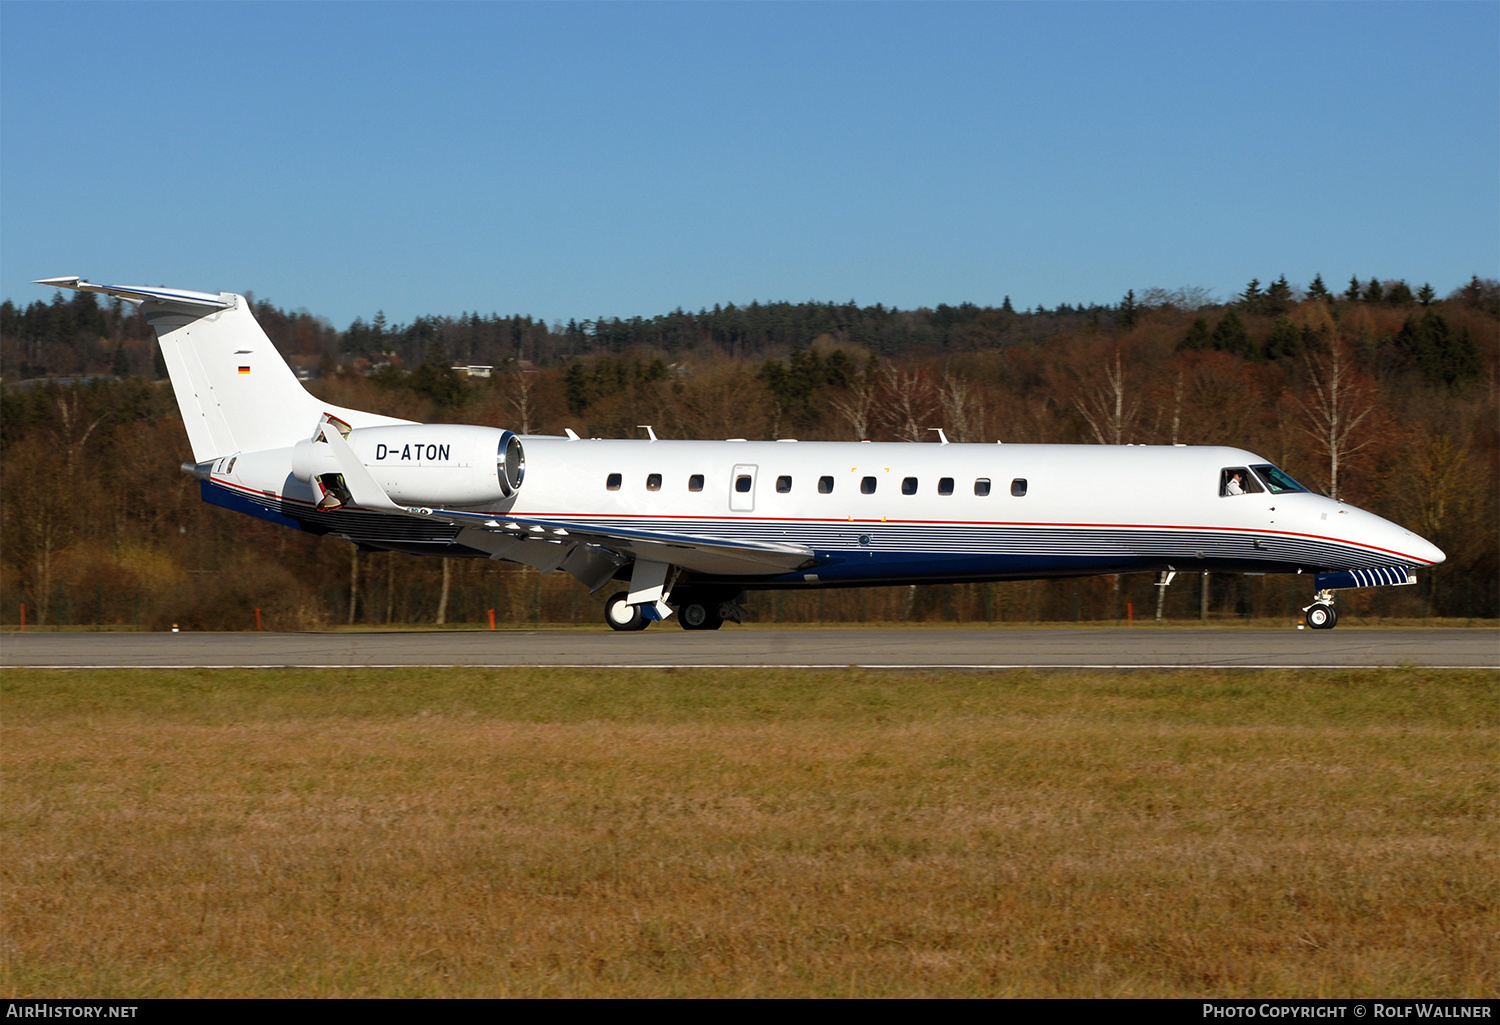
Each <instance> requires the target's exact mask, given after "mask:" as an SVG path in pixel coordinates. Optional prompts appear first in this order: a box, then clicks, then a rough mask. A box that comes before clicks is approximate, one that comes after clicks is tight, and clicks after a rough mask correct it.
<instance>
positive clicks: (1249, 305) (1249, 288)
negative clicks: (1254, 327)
mask: <svg viewBox="0 0 1500 1025" xmlns="http://www.w3.org/2000/svg"><path fill="white" fill-rule="evenodd" d="M1265 297H1266V294H1265V293H1264V292H1262V291H1261V290H1260V278H1251V279H1250V284H1248V285H1246V286H1245V290H1244V291H1243V292H1241V293H1240V295H1239V300H1240V305H1241V306H1243V307H1245V311H1246V312H1247V313H1258V312H1260V306H1261V303H1262V302H1263V301H1264V300H1265Z"/></svg>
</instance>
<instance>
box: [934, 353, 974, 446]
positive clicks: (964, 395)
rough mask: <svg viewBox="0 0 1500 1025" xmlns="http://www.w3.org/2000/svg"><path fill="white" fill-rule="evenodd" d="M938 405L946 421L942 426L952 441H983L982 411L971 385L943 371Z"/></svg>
mask: <svg viewBox="0 0 1500 1025" xmlns="http://www.w3.org/2000/svg"><path fill="white" fill-rule="evenodd" d="M938 403H939V404H940V405H941V406H942V407H943V418H944V419H945V420H946V421H947V423H945V424H944V425H943V426H945V427H947V428H948V431H949V433H951V434H952V435H953V440H954V441H982V440H983V436H984V409H983V407H981V406H980V404H979V395H978V393H977V391H976V390H975V388H974V386H973V385H972V384H970V383H969V382H968V381H965V380H964V379H963V378H961V377H959V376H957V375H955V374H954V373H953V372H952V371H950V370H947V369H945V370H944V371H943V381H942V385H941V386H940V387H939V389H938Z"/></svg>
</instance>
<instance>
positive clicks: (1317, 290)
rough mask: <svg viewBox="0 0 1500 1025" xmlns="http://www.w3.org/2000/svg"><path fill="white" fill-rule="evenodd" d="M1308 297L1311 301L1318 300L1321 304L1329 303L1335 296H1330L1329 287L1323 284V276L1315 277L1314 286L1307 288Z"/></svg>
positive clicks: (1316, 275) (1317, 275) (1315, 275)
mask: <svg viewBox="0 0 1500 1025" xmlns="http://www.w3.org/2000/svg"><path fill="white" fill-rule="evenodd" d="M1307 297H1308V298H1309V299H1316V300H1318V301H1319V302H1327V301H1328V300H1330V299H1332V298H1333V296H1332V295H1331V294H1329V291H1328V286H1327V285H1325V284H1323V275H1321V274H1314V275H1313V279H1312V284H1310V285H1308V286H1307Z"/></svg>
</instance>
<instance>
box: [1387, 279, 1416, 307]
mask: <svg viewBox="0 0 1500 1025" xmlns="http://www.w3.org/2000/svg"><path fill="white" fill-rule="evenodd" d="M1385 301H1386V302H1388V303H1390V304H1391V305H1392V306H1406V305H1408V304H1410V303H1412V302H1413V301H1415V297H1414V296H1413V295H1412V294H1411V286H1410V285H1408V284H1407V283H1406V282H1405V281H1398V282H1396V283H1395V284H1394V285H1392V286H1391V290H1390V291H1389V292H1387V293H1386V296H1385Z"/></svg>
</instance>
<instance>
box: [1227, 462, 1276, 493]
mask: <svg viewBox="0 0 1500 1025" xmlns="http://www.w3.org/2000/svg"><path fill="white" fill-rule="evenodd" d="M1264 490H1265V489H1264V488H1262V487H1261V486H1260V482H1259V481H1257V480H1256V479H1255V477H1254V476H1253V475H1252V474H1251V473H1250V471H1249V470H1248V469H1247V468H1245V467H1243V466H1230V467H1226V468H1225V469H1224V470H1223V471H1221V472H1220V473H1219V494H1220V496H1222V497H1224V498H1231V497H1233V496H1234V495H1253V494H1255V493H1256V492H1259V491H1264Z"/></svg>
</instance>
